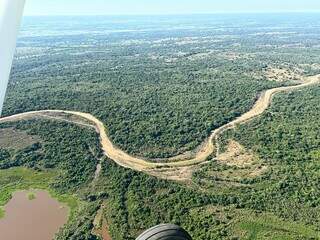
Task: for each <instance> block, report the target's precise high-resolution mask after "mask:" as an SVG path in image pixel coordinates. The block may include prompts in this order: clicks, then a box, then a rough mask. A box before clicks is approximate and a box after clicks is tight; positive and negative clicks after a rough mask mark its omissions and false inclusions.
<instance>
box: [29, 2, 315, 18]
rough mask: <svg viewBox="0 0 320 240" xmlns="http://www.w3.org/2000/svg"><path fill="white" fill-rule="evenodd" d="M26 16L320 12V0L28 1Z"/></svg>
mask: <svg viewBox="0 0 320 240" xmlns="http://www.w3.org/2000/svg"><path fill="white" fill-rule="evenodd" d="M26 1H27V3H26V9H25V15H111V14H112V15H114V14H116V15H118V14H120V15H121V14H125V15H126V14H185V13H213V12H296V11H320V0H26Z"/></svg>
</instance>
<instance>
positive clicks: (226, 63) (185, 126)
mask: <svg viewBox="0 0 320 240" xmlns="http://www.w3.org/2000/svg"><path fill="white" fill-rule="evenodd" d="M220 18H221V19H220ZM266 18H267V20H268V21H269V23H266V22H267V21H265V20H266V19H264V17H263V16H260V18H259V17H258V18H253V19H252V20H254V21H257V23H256V25H253V26H251V25H250V26H249V25H248V24H247V23H246V21H244V20H243V19H242V18H241V17H239V19H237V21H236V22H237V27H238V28H236V27H235V28H231V27H230V28H229V26H233V25H231V24H233V21H232V20H230V19H229V18H228V17H218V19H214V18H213V19H212V17H210V16H207V17H206V18H205V17H200V18H199V19H198V20H197V21H195V22H194V23H190V22H189V20H188V19H184V18H182V19H179V18H178V19H175V18H174V17H173V18H172V19H169V21H168V19H162V18H161V17H160V19H159V22H158V20H157V21H153V22H152V24H151V25H150V26H149V24H146V22H145V21H147V22H148V19H143V18H142V19H140V18H138V19H134V21H135V22H136V24H132V23H131V21H129V22H128V23H127V25H128V26H127V25H126V24H125V21H124V23H123V25H121V24H120V25H119V24H117V21H116V23H115V24H114V25H112V24H113V21H115V20H114V19H108V18H106V19H104V18H102V19H99V21H98V20H96V19H94V18H91V19H90V18H89V19H88V20H87V23H88V25H86V26H83V25H81V22H79V23H77V27H76V28H75V29H76V30H72V29H69V28H68V26H69V25H68V24H63V21H65V22H72V23H73V24H75V23H74V21H76V20H77V19H75V20H74V19H69V18H66V19H64V18H62V19H61V20H59V19H58V20H59V21H61V22H59V21H58V20H55V19H41V21H43V22H42V24H41V25H40V26H39V28H40V29H41V31H40V33H38V32H39V28H37V29H34V26H35V25H34V21H37V19H32V18H31V19H27V20H26V23H25V31H26V32H28V33H29V34H27V35H26V36H25V35H23V34H22V36H21V37H20V38H19V41H18V49H17V54H16V59H15V62H14V66H13V71H12V76H11V80H10V85H9V91H8V95H7V100H6V104H5V110H4V114H5V115H11V114H14V113H19V112H25V111H29V110H36V109H68V110H79V111H83V112H89V113H91V114H93V115H94V116H96V117H98V118H99V119H101V120H102V121H103V122H104V123H105V124H106V126H107V129H108V133H109V135H110V137H111V139H112V141H113V142H114V143H115V144H116V145H118V146H119V147H120V148H121V149H124V150H125V151H127V152H128V153H131V154H134V155H140V156H144V157H148V158H163V157H169V156H172V155H175V154H178V153H182V152H184V151H187V150H192V149H194V148H195V147H197V146H198V145H199V144H200V143H201V142H202V141H203V140H204V139H205V138H206V137H208V135H209V133H210V131H212V130H213V129H215V128H216V127H218V126H221V125H223V124H224V123H226V122H228V121H230V119H233V118H235V117H237V116H239V115H240V114H241V113H243V112H245V111H247V110H248V109H249V108H250V107H251V106H252V104H253V103H254V100H255V99H256V97H257V95H258V93H259V92H260V91H262V90H264V89H268V88H272V87H276V86H280V85H286V84H294V83H295V81H296V80H299V79H301V75H303V74H313V73H315V72H317V71H318V70H319V66H318V65H317V64H316V63H317V62H318V61H319V56H320V55H319V49H318V48H317V41H316V40H317V35H316V34H317V31H318V30H317V29H316V28H314V29H303V28H298V27H297V29H295V31H299V33H297V34H293V33H291V32H290V29H291V28H293V27H295V26H296V24H298V23H297V22H296V19H295V18H293V19H292V17H291V16H288V19H287V21H289V25H288V26H287V27H281V29H280V31H279V32H278V33H277V34H273V31H272V30H270V31H271V32H270V33H269V32H268V34H262V35H261V34H260V33H261V32H260V31H261V28H262V29H273V28H274V29H276V30H274V31H278V30H279V29H278V28H279V26H278V25H277V24H276V23H275V21H276V20H278V21H280V20H281V21H282V20H283V19H282V18H280V19H278V18H279V16H275V19H270V18H268V17H266ZM232 19H233V18H232ZM80 20H81V19H80ZM218 20H219V21H221V20H222V21H225V25H223V24H221V23H219V21H218ZM311 20H312V18H311ZM311 20H310V21H311ZM56 21H58V22H56ZM177 21H182V22H181V24H182V25H183V26H184V25H185V28H182V29H181V30H179V31H173V30H172V28H173V27H174V26H175V24H176V22H177ZM217 21H218V22H217ZM281 21H280V23H281ZM306 21H309V19H308V18H306ZM76 22H77V21H76ZM309 23H310V24H312V22H309ZM59 24H60V25H59ZM70 24H71V23H70ZM78 24H79V26H78ZM190 24H194V26H195V28H194V29H193V30H192V29H191V30H190V29H189V26H190ZM229 24H230V25H229ZM111 25H112V26H111ZM132 25H133V26H132ZM56 26H59V30H56V31H57V32H54V34H53V36H51V35H50V34H52V33H46V29H56ZM203 26H206V27H205V30H204V31H200V30H197V28H196V27H201V28H203ZM117 27H119V28H120V29H119V31H118V30H117V31H116V32H112V31H111V30H112V29H114V28H117ZM126 27H128V28H129V29H130V28H132V29H133V31H132V32H127V31H123V32H122V31H121V30H122V29H123V28H126ZM137 27H140V28H142V30H141V29H140V31H136V28H137ZM223 27H225V28H224V30H221V28H222V29H223ZM91 28H92V29H100V31H102V30H101V29H105V30H106V31H107V33H106V34H105V35H104V34H97V33H91V31H92V30H90V29H91ZM110 28H111V29H110ZM150 29H161V31H157V30H153V31H152V30H150ZM33 31H35V32H37V34H34V36H32V35H31V36H30V33H32V32H33ZM65 31H66V32H67V31H71V33H69V34H66V35H64V34H63V33H64V32H65ZM72 31H76V33H75V34H72ZM78 31H80V33H79V32H78ZM108 31H111V32H108ZM266 31H267V30H266ZM279 36H281V37H279ZM298 43H299V44H301V45H302V46H300V47H299V46H296V44H298ZM306 46H307V47H308V48H307V49H306V48H305V47H306ZM313 46H314V47H313ZM270 69H275V70H274V71H276V72H277V71H280V72H281V71H288V73H287V75H285V76H284V80H286V81H277V80H278V79H277V76H274V77H272V76H270V78H268V77H267V76H268V74H266V72H267V71H269V70H270Z"/></svg>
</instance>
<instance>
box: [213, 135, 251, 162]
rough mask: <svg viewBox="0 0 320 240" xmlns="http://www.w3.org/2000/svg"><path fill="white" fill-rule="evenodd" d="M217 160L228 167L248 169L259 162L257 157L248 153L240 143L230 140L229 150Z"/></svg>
mask: <svg viewBox="0 0 320 240" xmlns="http://www.w3.org/2000/svg"><path fill="white" fill-rule="evenodd" d="M217 160H218V161H220V162H222V163H224V164H226V165H228V166H237V167H246V166H250V165H252V164H253V163H254V162H255V161H256V160H257V156H255V155H254V154H253V153H251V152H250V151H247V150H246V149H245V148H244V147H243V146H242V145H240V144H239V143H238V142H236V141H234V140H230V141H229V144H228V147H227V150H226V151H225V152H224V153H221V154H220V155H219V156H217Z"/></svg>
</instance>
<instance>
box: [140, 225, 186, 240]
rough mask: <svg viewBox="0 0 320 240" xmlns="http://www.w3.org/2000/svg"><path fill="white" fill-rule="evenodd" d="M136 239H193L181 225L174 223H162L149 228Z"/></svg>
mask: <svg viewBox="0 0 320 240" xmlns="http://www.w3.org/2000/svg"><path fill="white" fill-rule="evenodd" d="M136 240H192V238H191V237H190V235H189V234H188V233H187V232H186V231H185V230H184V229H183V228H181V227H179V226H176V225H173V224H161V225H158V226H155V227H153V228H150V229H148V230H147V231H145V232H144V233H142V234H141V235H140V236H139V237H138V238H137V239H136Z"/></svg>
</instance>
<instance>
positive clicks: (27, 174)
mask: <svg viewBox="0 0 320 240" xmlns="http://www.w3.org/2000/svg"><path fill="white" fill-rule="evenodd" d="M56 176H57V171H42V172H39V171H34V170H31V169H27V168H20V167H19V168H11V169H7V170H0V218H1V217H4V211H3V210H1V207H3V206H5V205H6V204H7V203H8V201H9V200H10V199H11V198H12V194H13V193H14V192H16V191H19V190H29V189H42V190H46V191H48V192H49V193H50V195H51V196H52V197H53V198H56V199H57V200H58V201H59V202H62V203H65V204H66V205H67V206H68V207H69V208H70V216H69V219H72V218H73V217H74V215H75V213H76V211H77V209H78V207H79V201H78V200H77V199H76V198H75V197H74V196H71V195H67V194H58V193H56V192H55V191H53V190H52V189H51V188H50V186H49V185H50V183H51V182H52V180H53V179H54V177H56ZM34 197H35V195H34V194H29V195H28V199H29V200H32V199H34Z"/></svg>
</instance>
